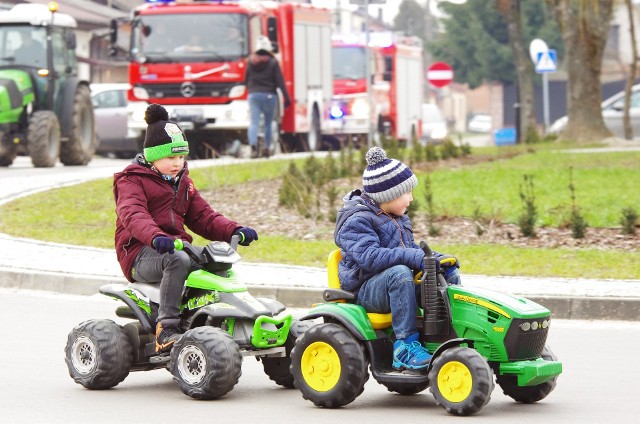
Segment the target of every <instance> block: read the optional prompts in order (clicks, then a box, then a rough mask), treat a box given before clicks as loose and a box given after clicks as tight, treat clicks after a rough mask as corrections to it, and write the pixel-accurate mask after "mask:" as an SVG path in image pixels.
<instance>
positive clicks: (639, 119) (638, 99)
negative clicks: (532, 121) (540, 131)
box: [548, 84, 640, 138]
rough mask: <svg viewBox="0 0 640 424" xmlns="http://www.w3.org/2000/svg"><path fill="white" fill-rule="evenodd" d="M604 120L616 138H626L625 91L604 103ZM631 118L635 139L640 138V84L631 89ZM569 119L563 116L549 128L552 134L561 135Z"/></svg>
mask: <svg viewBox="0 0 640 424" xmlns="http://www.w3.org/2000/svg"><path fill="white" fill-rule="evenodd" d="M601 106H602V118H603V119H604V124H605V125H606V126H607V128H609V130H610V131H611V132H612V133H613V135H614V136H616V137H620V138H624V90H623V91H620V92H619V93H616V94H614V95H613V96H611V97H609V98H608V99H606V100H605V101H603V102H602V104H601ZM629 118H630V119H631V128H632V130H633V136H634V137H640V84H638V85H634V86H633V87H632V89H631V104H630V105H629ZM567 121H568V118H567V117H566V116H563V117H562V118H559V119H557V120H555V121H554V122H553V124H551V125H550V126H549V130H548V132H549V133H550V134H559V133H561V132H562V131H563V130H564V128H565V127H566V126H567Z"/></svg>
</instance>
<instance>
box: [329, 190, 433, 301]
mask: <svg viewBox="0 0 640 424" xmlns="http://www.w3.org/2000/svg"><path fill="white" fill-rule="evenodd" d="M343 201H344V206H343V207H342V209H340V211H339V212H338V218H337V220H336V230H335V233H334V240H335V242H336V245H338V247H339V248H340V249H341V250H342V260H341V261H340V264H339V267H338V276H339V278H340V285H341V287H342V289H344V290H348V291H350V292H354V293H357V292H358V291H359V290H360V286H362V284H363V283H364V282H365V281H367V280H368V279H369V278H371V277H373V276H374V275H376V274H378V273H380V272H382V271H384V270H385V269H387V268H390V267H392V266H394V265H406V266H408V267H409V268H411V269H420V267H421V265H422V261H423V259H424V252H423V251H422V249H420V247H419V246H418V245H417V244H416V243H415V242H414V241H413V230H412V228H411V221H410V220H409V217H408V216H407V215H403V216H393V217H392V216H389V215H387V214H386V213H384V212H383V211H382V209H380V207H379V206H378V205H377V204H376V203H375V202H374V201H373V200H371V199H370V198H369V197H368V196H367V195H366V194H363V193H362V192H361V191H360V190H353V191H352V192H350V193H349V194H347V195H346V196H345V197H344V199H343Z"/></svg>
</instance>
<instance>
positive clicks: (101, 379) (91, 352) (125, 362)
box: [64, 319, 133, 390]
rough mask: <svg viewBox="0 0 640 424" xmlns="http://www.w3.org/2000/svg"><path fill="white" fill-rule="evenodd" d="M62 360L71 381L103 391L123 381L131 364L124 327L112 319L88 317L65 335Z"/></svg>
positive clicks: (128, 343) (131, 349) (131, 352)
mask: <svg viewBox="0 0 640 424" xmlns="http://www.w3.org/2000/svg"><path fill="white" fill-rule="evenodd" d="M64 350H65V362H66V363H67V367H68V368H69V375H70V376H71V378H73V380H74V381H75V382H76V383H78V384H80V385H82V386H84V387H86V388H87V389H93V390H103V389H109V388H111V387H114V386H117V385H118V384H119V383H120V382H121V381H123V380H124V379H125V378H126V377H127V375H129V370H130V369H131V366H132V364H133V346H132V345H131V341H130V340H129V337H127V334H126V333H125V331H124V330H123V328H122V327H121V326H120V325H118V324H116V323H115V322H113V321H111V320H106V319H103V320H89V321H85V322H83V323H82V324H79V325H77V326H76V327H75V328H74V329H73V330H71V332H70V333H69V336H68V338H67V345H66V347H65V349H64Z"/></svg>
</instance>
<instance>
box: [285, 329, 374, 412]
mask: <svg viewBox="0 0 640 424" xmlns="http://www.w3.org/2000/svg"><path fill="white" fill-rule="evenodd" d="M368 366H369V359H368V358H367V355H366V354H365V350H364V347H363V346H362V344H361V343H360V342H359V341H358V340H356V338H355V337H354V336H353V335H352V334H351V333H350V332H349V331H348V330H347V329H346V328H344V327H343V326H342V325H338V324H318V325H315V326H313V327H311V328H310V329H309V330H307V331H306V332H305V333H304V334H303V335H302V336H301V337H300V338H299V339H298V340H297V341H296V345H295V347H294V348H293V350H292V351H291V373H292V374H293V380H294V382H295V386H296V388H297V389H298V390H300V392H302V397H303V398H305V399H307V400H310V401H311V402H313V403H314V405H316V406H322V407H325V408H339V407H341V406H344V405H347V404H349V403H351V402H353V401H354V400H355V398H357V397H358V396H359V395H360V394H361V393H362V391H363V390H364V384H365V383H366V381H367V380H368V379H369V373H368V371H367V367H368Z"/></svg>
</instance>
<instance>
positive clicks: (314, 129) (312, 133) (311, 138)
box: [305, 106, 322, 152]
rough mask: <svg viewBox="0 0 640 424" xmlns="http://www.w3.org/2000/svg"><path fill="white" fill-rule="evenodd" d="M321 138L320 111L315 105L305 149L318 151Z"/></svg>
mask: <svg viewBox="0 0 640 424" xmlns="http://www.w3.org/2000/svg"><path fill="white" fill-rule="evenodd" d="M321 140H322V133H321V129H320V113H319V112H318V108H317V107H316V106H314V107H313V112H311V126H310V127H309V134H307V140H306V141H307V142H306V146H305V150H306V151H307V152H315V151H317V150H318V148H319V147H320V142H321Z"/></svg>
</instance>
